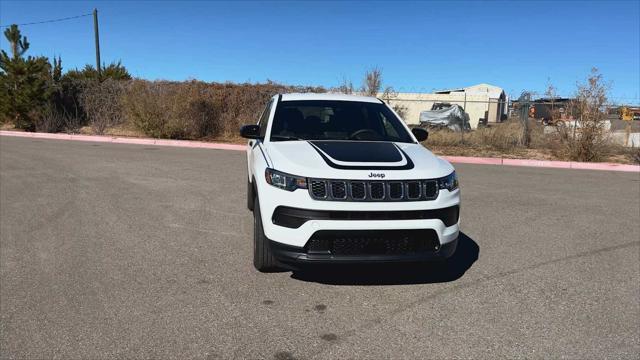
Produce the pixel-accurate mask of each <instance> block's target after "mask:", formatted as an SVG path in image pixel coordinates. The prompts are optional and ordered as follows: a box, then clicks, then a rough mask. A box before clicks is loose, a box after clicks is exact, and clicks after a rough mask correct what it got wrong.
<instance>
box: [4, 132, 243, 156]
mask: <svg viewBox="0 0 640 360" xmlns="http://www.w3.org/2000/svg"><path fill="white" fill-rule="evenodd" d="M0 135H2V136H17V137H28V138H36V139H54V140H73V141H91V142H109V143H115V144H137V145H157V146H175V147H187V148H200V149H217V150H237V151H244V150H246V145H238V144H224V143H209V142H203V141H189V140H166V139H149V138H124V137H116V136H99V135H75V134H72V135H69V134H49V133H34V132H21V131H6V130H0Z"/></svg>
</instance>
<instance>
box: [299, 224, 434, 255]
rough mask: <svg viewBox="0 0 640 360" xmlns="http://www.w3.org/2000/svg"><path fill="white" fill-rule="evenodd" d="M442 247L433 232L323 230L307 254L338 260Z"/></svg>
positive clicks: (415, 252) (316, 235) (310, 241)
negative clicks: (336, 257) (334, 256)
mask: <svg viewBox="0 0 640 360" xmlns="http://www.w3.org/2000/svg"><path fill="white" fill-rule="evenodd" d="M439 244H440V243H439V241H438V234H437V233H436V232H435V231H434V230H432V229H411V230H341V231H335V230H320V231H316V232H315V233H314V234H313V235H312V236H311V239H309V241H308V242H307V245H306V246H305V249H306V251H307V253H308V254H331V255H336V256H341V255H342V256H359V255H364V256H366V255H404V254H419V253H423V252H433V251H437V250H438V248H439Z"/></svg>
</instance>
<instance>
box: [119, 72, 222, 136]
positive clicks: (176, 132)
mask: <svg viewBox="0 0 640 360" xmlns="http://www.w3.org/2000/svg"><path fill="white" fill-rule="evenodd" d="M124 112H125V114H126V116H127V119H128V120H129V122H130V123H131V124H132V125H133V126H135V127H136V128H137V129H139V130H141V131H143V132H144V133H145V134H147V135H149V136H152V137H156V138H171V139H198V138H203V137H208V136H215V135H216V134H217V133H218V130H219V127H220V123H219V121H218V118H219V111H218V109H217V107H216V105H215V99H214V96H213V92H212V91H211V89H208V88H207V86H206V84H205V83H202V82H197V81H190V82H187V83H172V82H161V81H157V82H149V81H142V80H136V81H134V82H133V84H131V87H130V88H129V90H128V91H127V96H126V97H125V100H124Z"/></svg>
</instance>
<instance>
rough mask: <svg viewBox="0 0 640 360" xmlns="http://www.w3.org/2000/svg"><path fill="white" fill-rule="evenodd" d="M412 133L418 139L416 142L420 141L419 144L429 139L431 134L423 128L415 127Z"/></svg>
mask: <svg viewBox="0 0 640 360" xmlns="http://www.w3.org/2000/svg"><path fill="white" fill-rule="evenodd" d="M411 133H412V134H413V136H415V137H416V140H418V142H423V141H425V140H427V138H428V137H429V132H428V131H427V130H425V129H423V128H417V127H415V128H413V129H411Z"/></svg>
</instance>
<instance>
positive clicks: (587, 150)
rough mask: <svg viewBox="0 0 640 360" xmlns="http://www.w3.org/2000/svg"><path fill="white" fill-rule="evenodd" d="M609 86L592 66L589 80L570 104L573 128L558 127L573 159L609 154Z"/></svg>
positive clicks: (600, 156)
mask: <svg viewBox="0 0 640 360" xmlns="http://www.w3.org/2000/svg"><path fill="white" fill-rule="evenodd" d="M609 88H610V85H609V84H608V83H606V82H605V81H604V79H603V77H602V74H600V73H599V71H598V69H597V68H593V69H591V74H590V75H589V77H588V78H587V82H586V83H582V84H578V89H577V91H576V94H575V98H574V100H573V101H572V102H571V104H570V107H571V111H572V113H573V115H574V116H575V117H576V121H574V122H573V123H572V125H573V126H571V128H568V127H559V128H558V132H559V134H560V140H561V142H562V144H563V145H564V147H565V149H566V150H567V152H568V156H569V158H570V159H571V160H577V161H599V160H600V159H602V158H603V157H605V156H606V152H607V150H608V148H609V146H608V145H609V137H608V131H607V128H606V122H607V121H606V120H607V115H606V109H605V107H606V105H607V92H608V91H609Z"/></svg>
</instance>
